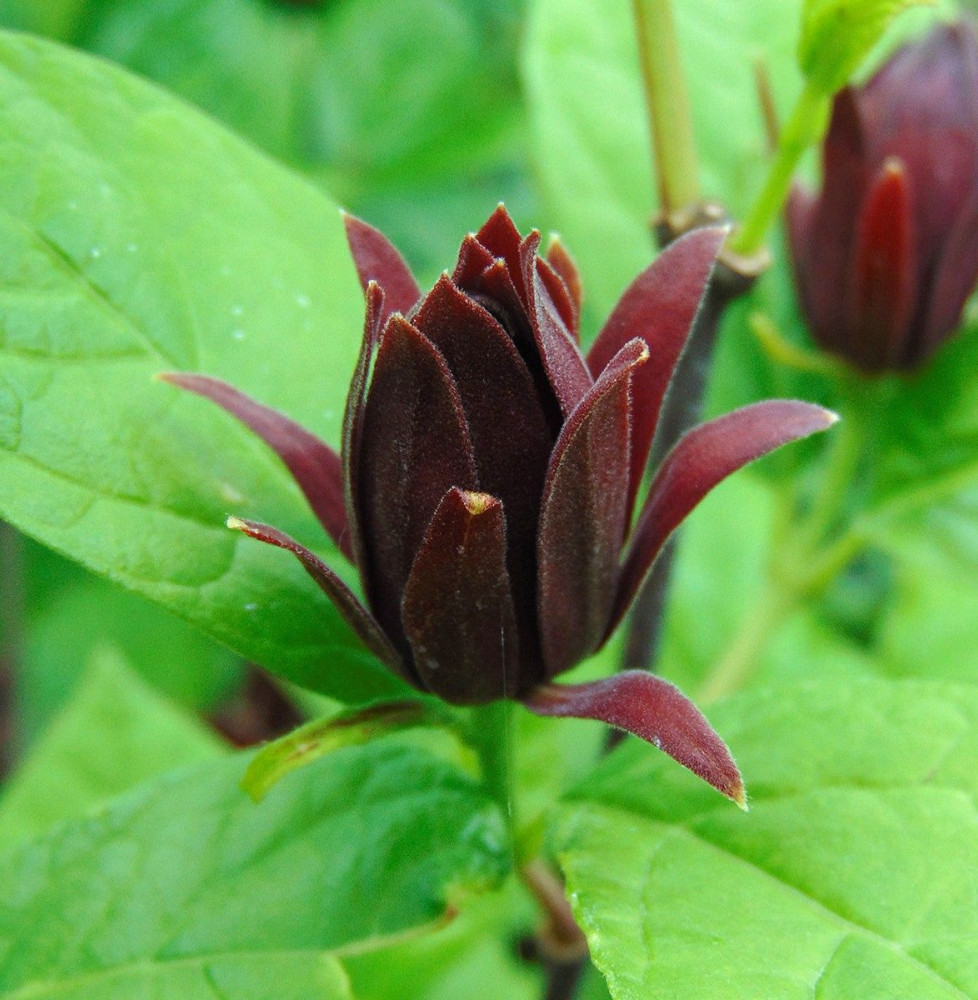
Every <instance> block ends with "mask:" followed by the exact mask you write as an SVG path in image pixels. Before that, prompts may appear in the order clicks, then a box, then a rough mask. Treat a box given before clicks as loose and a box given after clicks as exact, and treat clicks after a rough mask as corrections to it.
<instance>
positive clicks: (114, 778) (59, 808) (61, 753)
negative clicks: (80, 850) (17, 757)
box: [0, 650, 223, 846]
mask: <svg viewBox="0 0 978 1000" xmlns="http://www.w3.org/2000/svg"><path fill="white" fill-rule="evenodd" d="M222 746H223V744H222V743H221V741H220V740H219V739H218V738H217V737H216V736H215V735H214V734H212V733H211V732H210V731H209V730H207V729H205V728H204V726H203V725H201V724H200V723H199V722H198V721H197V720H196V719H194V718H193V717H192V716H191V715H189V714H188V713H186V712H184V711H182V710H180V709H178V708H177V707H176V706H175V705H173V704H172V703H170V702H169V701H166V700H165V699H164V698H162V697H160V695H159V694H157V692H155V691H154V690H153V689H152V688H150V687H148V686H147V685H146V684H144V683H143V682H142V681H141V680H140V679H139V678H138V677H137V676H136V675H135V674H134V673H133V672H132V671H131V670H130V669H129V668H128V667H127V666H126V664H125V663H124V662H123V660H122V659H121V658H120V657H119V656H118V654H117V653H115V652H114V651H110V650H102V651H101V652H100V653H98V654H96V655H95V656H94V657H93V658H92V661H91V665H90V666H89V668H88V670H87V671H86V673H85V674H84V676H83V677H82V679H81V682H80V684H79V686H78V688H77V690H76V691H75V694H74V697H73V698H72V700H71V702H70V703H69V704H68V705H67V706H66V707H65V708H64V710H63V711H62V712H61V714H60V715H59V716H58V717H57V719H56V720H55V721H54V723H53V724H52V726H51V728H50V729H49V730H48V732H47V733H45V735H44V738H43V739H42V740H41V742H40V743H38V745H37V746H36V747H34V749H33V752H32V753H31V755H30V757H29V758H28V759H27V760H26V761H25V762H24V764H23V765H22V766H21V767H20V769H19V770H18V771H17V772H16V773H15V774H14V777H13V778H12V779H11V781H10V783H9V784H8V785H6V787H5V788H4V791H3V795H2V796H0V844H3V845H4V846H8V845H10V844H11V843H13V841H15V840H20V839H23V838H27V837H31V836H35V835H37V834H39V833H43V832H44V831H45V830H47V829H48V828H49V827H50V826H52V825H53V824H54V823H56V822H58V821H59V820H63V819H69V818H74V817H77V816H81V815H82V814H83V813H85V812H87V811H88V810H89V809H90V808H91V807H92V806H94V805H96V804H98V803H100V802H104V801H105V800H106V799H109V798H111V797H112V796H114V795H117V794H119V793H120V792H123V791H125V790H127V789H128V788H131V787H132V786H134V785H136V784H138V783H139V782H140V781H143V780H145V779H147V778H151V777H155V776H156V775H158V774H162V773H163V772H164V771H168V770H170V769H171V768H174V767H180V766H182V765H185V764H193V763H197V762H198V761H201V760H206V759H207V758H210V757H213V756H214V755H216V754H218V753H220V752H221V748H222Z"/></svg>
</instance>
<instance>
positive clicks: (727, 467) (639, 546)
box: [607, 399, 838, 635]
mask: <svg viewBox="0 0 978 1000" xmlns="http://www.w3.org/2000/svg"><path fill="white" fill-rule="evenodd" d="M837 420H838V417H837V416H836V415H835V414H834V413H831V412H830V411H829V410H823V409H822V407H820V406H814V405H813V404H811V403H800V402H798V401H796V400H790V399H769V400H767V401H766V402H763V403H754V404H753V405H751V406H745V407H743V408H741V409H739V410H734V411H733V413H727V414H724V415H723V416H722V417H717V418H716V420H710V421H709V422H708V423H705V424H700V425H699V426H697V427H694V428H693V429H692V430H691V431H688V432H687V433H686V434H684V435H683V436H682V437H681V438H680V439H679V441H678V443H677V444H676V446H675V447H674V448H673V449H672V451H670V452H669V454H668V455H667V456H666V458H665V460H664V461H663V463H662V465H661V466H660V467H659V471H658V472H657V473H656V476H655V478H654V479H653V480H652V486H651V489H650V490H649V495H648V498H647V499H646V501H645V506H644V508H643V510H642V514H641V517H640V518H639V521H638V524H637V525H636V527H635V531H634V533H633V536H632V542H631V550H630V551H629V553H628V557H627V558H626V560H625V564H624V566H623V567H622V573H621V579H620V580H619V583H618V593H617V596H616V598H615V607H614V612H613V614H612V616H611V625H610V627H609V628H608V633H607V634H608V635H610V634H611V633H612V632H613V631H614V629H615V627H616V626H617V625H618V623H619V622H620V621H621V619H622V617H623V616H624V614H625V612H626V611H627V610H628V607H629V605H630V604H631V603H632V600H633V598H634V597H635V595H636V594H637V593H638V589H639V587H641V585H642V581H643V580H644V579H645V576H646V574H647V573H648V571H649V569H650V568H651V567H652V563H653V562H654V561H655V557H656V556H657V555H658V554H659V552H660V550H661V549H662V546H663V545H664V544H665V542H666V540H667V539H668V538H669V536H670V535H671V534H672V533H673V531H675V529H676V528H677V527H678V526H679V524H680V522H681V521H682V520H683V518H685V517H686V515H687V514H689V513H690V511H691V510H692V509H693V508H694V507H695V506H696V505H697V504H698V503H699V502H700V500H702V499H703V497H705V496H706V494H707V493H709V492H710V490H712V489H713V487H714V486H716V485H717V483H719V482H721V481H722V480H724V479H726V477H727V476H729V475H730V474H731V473H732V472H736V471H737V470H738V469H739V468H741V467H742V466H745V465H747V464H748V463H749V462H753V461H754V460H755V459H758V458H760V457H761V456H762V455H766V454H768V452H771V451H774V449H775V448H780V447H781V445H784V444H787V443H788V442H789V441H797V440H798V439H799V438H803V437H808V435H810V434H815V433H816V432H817V431H824V430H826V428H828V427H831V426H832V424H834V423H835V422H836V421H837Z"/></svg>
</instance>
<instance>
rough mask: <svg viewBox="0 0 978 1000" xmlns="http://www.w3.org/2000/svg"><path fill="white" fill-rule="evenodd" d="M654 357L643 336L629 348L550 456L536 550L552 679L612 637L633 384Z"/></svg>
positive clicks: (545, 655) (624, 518) (547, 661)
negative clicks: (610, 618)
mask: <svg viewBox="0 0 978 1000" xmlns="http://www.w3.org/2000/svg"><path fill="white" fill-rule="evenodd" d="M648 356H649V351H648V348H647V347H646V346H645V341H644V340H640V339H639V338H637V337H636V338H635V339H634V340H632V341H630V342H629V343H627V344H626V345H625V346H624V347H622V349H621V350H620V351H619V352H618V354H617V355H616V356H615V358H614V359H613V360H612V362H611V363H610V364H609V365H608V366H607V367H606V368H605V370H604V371H603V372H602V374H601V378H599V379H598V381H597V382H596V383H595V384H594V386H593V387H592V389H591V391H590V392H589V393H588V394H587V395H586V396H585V397H584V399H583V400H582V401H581V404H580V406H578V408H577V409H576V410H575V411H574V413H573V415H572V416H571V418H570V420H568V421H567V423H566V424H565V425H564V428H563V430H562V431H561V433H560V437H559V438H558V439H557V444H556V445H555V447H554V451H553V455H552V456H551V460H550V468H549V470H548V472H547V482H546V486H545V487H544V492H543V502H542V506H541V511H542V513H541V518H540V538H539V545H538V548H537V559H538V563H539V567H540V581H539V607H540V634H541V639H542V643H543V658H544V664H545V667H546V670H547V676H548V677H553V676H554V675H556V674H559V673H561V672H562V671H564V670H567V669H569V668H570V667H572V666H573V665H574V664H575V663H576V662H578V661H579V660H580V659H581V658H582V657H584V656H587V655H588V654H589V653H591V652H593V651H594V650H595V649H596V648H597V646H598V644H599V643H600V642H601V640H602V639H603V638H604V635H605V631H606V626H607V622H608V614H609V612H610V610H611V606H612V602H613V600H614V590H615V581H616V579H617V576H618V555H619V552H620V551H621V545H622V541H623V539H624V537H625V530H626V526H627V516H626V514H627V510H626V504H627V493H626V490H625V487H624V483H625V482H626V481H627V476H628V463H629V426H630V422H631V418H630V413H629V410H630V401H629V385H630V382H631V378H632V372H633V371H634V370H635V369H636V368H637V367H638V366H639V365H641V364H644V363H645V361H647V360H648Z"/></svg>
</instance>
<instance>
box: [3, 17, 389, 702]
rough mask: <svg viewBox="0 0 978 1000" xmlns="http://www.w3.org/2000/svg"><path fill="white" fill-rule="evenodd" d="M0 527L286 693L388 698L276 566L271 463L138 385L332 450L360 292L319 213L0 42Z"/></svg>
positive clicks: (282, 177)
mask: <svg viewBox="0 0 978 1000" xmlns="http://www.w3.org/2000/svg"><path fill="white" fill-rule="evenodd" d="M0 134H2V135H3V150H4V155H3V157H2V159H0V251H2V252H0V516H2V517H4V518H6V519H7V520H9V521H11V522H12V523H13V524H15V525H16V526H17V527H19V528H20V529H21V530H23V531H25V532H26V533H28V534H31V535H33V536H34V537H36V538H38V539H40V540H41V541H43V542H45V543H46V544H48V545H51V546H53V547H55V548H57V549H59V550H61V551H62V552H64V553H66V554H68V555H70V556H72V557H73V558H75V559H77V560H79V561H81V562H83V563H85V564H86V565H88V566H89V567H91V568H92V569H94V570H96V571H98V572H100V573H104V574H106V575H108V576H110V577H111V578H113V579H115V580H117V581H118V582H121V583H122V584H124V585H125V586H127V587H129V588H131V589H133V590H137V591H139V592H140V593H143V594H145V595H147V596H149V597H151V598H153V599H155V600H157V601H160V602H161V603H163V604H165V605H166V606H167V607H168V608H170V610H172V611H175V612H176V613H177V614H178V615H180V616H181V617H183V618H186V619H187V620H189V621H191V622H193V623H195V624H197V625H199V626H201V627H202V628H204V629H205V630H207V631H209V632H210V633H211V634H212V635H215V636H217V637H218V638H220V639H222V640H224V641H226V642H228V643H229V644H231V645H233V646H234V647H235V648H236V649H238V650H239V651H240V652H242V653H243V654H244V655H245V656H248V657H250V658H252V659H255V660H257V661H258V662H260V663H262V664H264V665H265V666H267V667H269V668H270V669H272V670H275V671H277V672H279V673H281V674H283V675H285V676H287V677H289V678H291V679H293V680H295V681H297V682H299V683H300V684H305V685H307V686H310V687H313V688H316V689H318V690H321V691H323V692H325V693H329V694H333V695H336V696H338V697H342V698H363V697H368V696H371V695H378V694H383V693H388V692H390V691H393V690H396V689H397V688H398V686H397V685H396V684H395V682H394V681H393V680H392V679H391V678H390V677H389V675H388V674H387V673H386V672H385V671H383V670H382V669H381V667H380V666H379V664H378V663H377V662H376V661H375V660H374V658H373V657H371V656H368V655H367V654H366V653H365V652H363V650H362V647H361V646H360V644H359V643H358V642H357V641H356V640H355V639H354V637H353V636H352V633H351V632H350V630H349V628H348V627H347V626H346V625H345V624H344V623H343V622H342V620H341V619H340V617H339V615H338V613H337V612H336V611H335V609H334V608H333V607H332V605H331V604H330V603H329V602H328V601H327V600H326V599H325V597H323V596H322V594H321V593H320V592H319V591H318V590H317V589H316V588H315V586H314V585H313V584H312V582H311V581H309V580H308V579H307V578H306V576H305V574H304V573H303V572H302V570H301V569H300V568H299V566H298V564H297V563H296V562H295V560H292V559H289V558H288V556H287V555H285V554H284V553H281V552H272V551H269V550H267V549H266V547H265V546H261V545H257V544H255V543H254V542H251V541H249V540H247V539H244V538H242V537H241V536H239V535H238V534H237V533H234V532H229V531H227V530H226V529H225V528H224V525H223V521H224V517H225V515H226V514H227V513H228V512H230V511H233V512H234V513H236V514H245V515H251V516H255V517H258V518H261V519H264V520H268V521H271V522H273V523H276V524H278V525H280V526H282V527H283V528H284V529H285V530H289V531H292V532H293V533H296V534H298V535H299V536H300V537H302V538H304V540H306V541H309V542H311V543H312V544H313V545H319V546H320V547H322V546H323V545H324V540H323V535H322V532H321V531H320V530H319V529H318V526H317V525H316V524H315V522H314V520H313V518H312V516H311V515H310V514H309V512H308V510H307V508H306V505H305V503H304V501H303V500H302V498H301V495H300V493H299V491H298V489H297V487H295V485H294V484H293V483H292V481H291V479H290V477H289V476H288V474H287V473H286V472H285V470H284V467H283V466H282V465H281V464H280V463H279V462H278V460H277V459H276V458H275V457H274V456H273V455H271V454H270V453H269V452H268V450H267V449H266V448H265V447H264V446H263V445H262V444H261V443H260V442H258V441H257V440H256V439H255V438H254V437H253V436H252V435H250V434H249V433H248V432H246V431H245V430H244V429H243V428H241V427H239V426H238V425H237V424H236V423H235V422H234V421H233V420H231V419H230V418H228V417H226V416H225V415H224V414H222V413H220V412H217V410H216V408H214V407H213V406H210V405H208V404H207V403H206V402H205V401H203V400H200V399H196V398H191V397H189V396H184V395H181V394H180V393H179V392H178V391H177V390H175V389H174V388H173V387H172V386H168V385H164V384H162V383H157V382H154V381H153V379H152V376H153V374H154V373H155V372H158V371H160V370H161V369H195V370H201V371H206V372H208V373H211V374H214V375H218V376H221V377H224V378H227V379H228V380H229V381H232V382H234V383H235V384H236V385H238V386H239V387H240V388H242V389H244V390H245V391H247V392H250V393H252V394H253V395H256V396H258V397H259V398H261V399H262V400H263V401H264V402H266V403H269V404H271V405H273V406H277V407H279V408H280V409H283V410H286V411H288V412H289V414H290V415H291V416H293V417H294V418H296V419H298V420H299V421H300V422H302V423H304V424H305V425H306V426H308V427H309V428H310V429H312V430H313V431H315V432H318V433H320V434H322V435H323V436H324V437H326V438H327V439H329V440H332V441H333V442H334V443H335V442H336V441H337V439H338V431H339V423H340V418H341V414H342V409H343V399H344V394H345V389H346V380H347V378H348V377H349V373H350V372H351V370H352V367H353V359H354V354H355V351H356V347H357V343H358V340H359V336H360V332H359V331H360V327H361V323H362V318H361V311H362V305H361V297H360V293H359V290H358V288H357V284H356V279H355V276H354V273H353V269H352V266H351V264H350V262H349V260H348V254H347V250H346V246H345V241H344V237H343V231H342V226H341V224H340V220H339V218H338V215H337V212H336V210H335V208H334V206H333V205H331V204H330V202H329V201H327V200H326V199H325V198H323V197H322V196H321V195H320V194H318V193H317V192H316V191H315V190H313V189H312V188H311V187H309V186H307V185H306V184H305V183H303V182H302V181H300V180H298V179H297V178H295V177H294V176H292V175H291V174H289V173H288V172H287V171H285V170H283V169H281V168H280V167H277V166H275V165H274V164H272V163H270V162H269V161H268V160H266V159H265V158H264V157H262V156H261V155H259V154H256V153H255V152H254V151H252V150H251V149H249V148H248V147H247V146H245V145H244V144H242V143H241V142H239V141H238V140H236V139H234V138H233V137H231V136H230V135H228V134H227V133H225V132H223V131H222V130H221V129H220V128H218V127H216V126H215V125H214V124H213V123H212V122H210V121H208V120H207V119H206V118H204V117H203V116H201V115H200V114H198V113H197V112H194V111H192V110H190V109H189V108H187V107H185V106H184V105H182V104H181V103H179V102H178V101H175V100H174V99H173V98H170V97H168V96H166V95H165V94H163V93H161V92H160V91H158V90H156V89H155V88H153V87H151V86H148V85H146V84H144V83H142V82H141V81H139V80H137V79H135V78H133V77H131V76H128V75H127V74H125V73H123V72H121V71H119V70H116V69H113V68H112V67H111V66H108V65H106V64H103V63H101V62H98V61H96V60H93V59H91V58H89V57H85V56H81V55H78V54H77V53H72V52H69V51H67V50H65V49H61V48H58V47H56V46H54V45H51V44H48V43H42V42H39V41H35V40H30V39H27V38H24V37H18V36H13V35H5V36H2V37H0Z"/></svg>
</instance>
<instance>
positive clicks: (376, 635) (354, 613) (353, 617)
mask: <svg viewBox="0 0 978 1000" xmlns="http://www.w3.org/2000/svg"><path fill="white" fill-rule="evenodd" d="M227 524H228V527H229V528H234V529H235V530H237V531H242V532H244V534H246V535H248V536H249V537H250V538H257V539H258V541H260V542H266V543H267V544H268V545H275V546H277V547H278V548H280V549H285V550H286V551H288V552H291V553H292V554H293V555H294V556H295V557H296V558H297V559H298V560H299V562H301V563H302V565H303V567H304V569H305V571H306V572H307V573H308V574H309V575H310V576H311V577H312V578H313V580H315V581H316V583H317V584H318V585H319V588H320V589H321V590H322V591H323V593H324V594H326V596H327V597H328V598H329V599H330V600H331V601H332V602H333V603H334V604H335V605H336V609H337V610H338V611H339V613H340V614H341V615H342V616H343V617H344V619H346V621H347V623H348V624H349V626H350V627H351V628H352V629H353V631H354V632H356V634H357V635H358V636H359V637H360V639H361V640H362V641H363V644H364V645H365V646H366V647H367V649H369V650H370V652H371V653H373V654H374V656H376V657H377V658H378V659H379V660H380V661H381V662H382V663H384V665H385V666H387V667H388V668H390V670H392V671H393V672H394V673H396V674H397V675H398V676H399V677H403V678H404V680H406V681H408V682H409V683H411V684H413V685H414V686H415V687H417V686H418V682H417V679H416V678H414V677H412V676H411V674H410V671H409V670H408V669H407V667H406V666H405V665H404V663H403V661H402V660H401V657H400V656H398V654H397V652H396V651H395V649H394V647H393V646H392V645H391V644H390V642H389V640H388V639H387V636H386V635H384V632H383V630H382V629H381V627H380V626H379V625H378V624H377V622H376V621H375V620H374V617H373V616H372V615H371V614H370V612H369V611H368V610H367V609H366V608H365V607H364V606H363V605H362V604H361V603H360V602H359V601H358V600H357V598H356V595H355V594H354V593H353V591H352V590H350V588H349V587H348V586H347V585H346V584H345V583H344V582H343V581H342V580H341V579H340V578H339V577H338V576H337V575H336V574H335V573H334V572H333V571H332V570H331V569H330V568H329V566H327V565H326V563H324V562H323V561H322V559H320V558H319V556H317V555H315V554H314V553H312V552H310V551H309V549H307V548H306V547H305V546H304V545H300V544H299V543H298V542H297V541H296V540H295V539H294V538H290V537H289V536H288V535H287V534H285V532H284V531H279V530H278V529H277V528H273V527H271V526H270V525H267V524H260V523H259V522H258V521H245V520H243V519H242V518H240V517H229V518H228V522H227Z"/></svg>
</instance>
